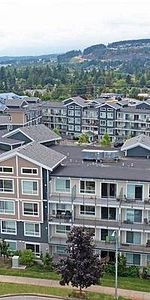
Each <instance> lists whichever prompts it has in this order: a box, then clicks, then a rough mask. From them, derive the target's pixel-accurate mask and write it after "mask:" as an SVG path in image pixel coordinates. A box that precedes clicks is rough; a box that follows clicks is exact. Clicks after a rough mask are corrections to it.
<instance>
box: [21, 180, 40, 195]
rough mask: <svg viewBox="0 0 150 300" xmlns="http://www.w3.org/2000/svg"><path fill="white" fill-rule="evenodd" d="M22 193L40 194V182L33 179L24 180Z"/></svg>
mask: <svg viewBox="0 0 150 300" xmlns="http://www.w3.org/2000/svg"><path fill="white" fill-rule="evenodd" d="M22 194H26V195H38V182H37V181H31V180H22Z"/></svg>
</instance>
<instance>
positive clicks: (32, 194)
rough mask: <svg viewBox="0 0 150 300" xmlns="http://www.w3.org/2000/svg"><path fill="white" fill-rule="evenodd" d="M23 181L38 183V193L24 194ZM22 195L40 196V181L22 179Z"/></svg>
mask: <svg viewBox="0 0 150 300" xmlns="http://www.w3.org/2000/svg"><path fill="white" fill-rule="evenodd" d="M23 181H30V182H36V183H37V193H36V194H34V193H31V194H30V193H24V192H23ZM21 194H22V195H31V196H39V180H31V179H28V178H27V179H21Z"/></svg>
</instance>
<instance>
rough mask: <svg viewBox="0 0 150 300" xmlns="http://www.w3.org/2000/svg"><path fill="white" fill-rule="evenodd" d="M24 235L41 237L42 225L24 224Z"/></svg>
mask: <svg viewBox="0 0 150 300" xmlns="http://www.w3.org/2000/svg"><path fill="white" fill-rule="evenodd" d="M24 235H26V236H37V237H40V224H37V223H24Z"/></svg>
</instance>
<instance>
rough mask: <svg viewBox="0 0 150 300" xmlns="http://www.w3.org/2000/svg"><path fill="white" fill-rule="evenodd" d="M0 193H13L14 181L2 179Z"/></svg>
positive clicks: (0, 180)
mask: <svg viewBox="0 0 150 300" xmlns="http://www.w3.org/2000/svg"><path fill="white" fill-rule="evenodd" d="M0 192H1V193H13V180H12V179H0Z"/></svg>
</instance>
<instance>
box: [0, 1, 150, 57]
mask: <svg viewBox="0 0 150 300" xmlns="http://www.w3.org/2000/svg"><path fill="white" fill-rule="evenodd" d="M139 38H150V1H149V0H0V56H4V55H13V56H16V55H40V54H49V53H63V52H66V51H69V50H72V49H77V50H78V49H81V50H83V49H84V48H86V47H88V46H91V45H95V44H99V43H104V44H108V43H110V42H113V41H119V40H125V39H139Z"/></svg>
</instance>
